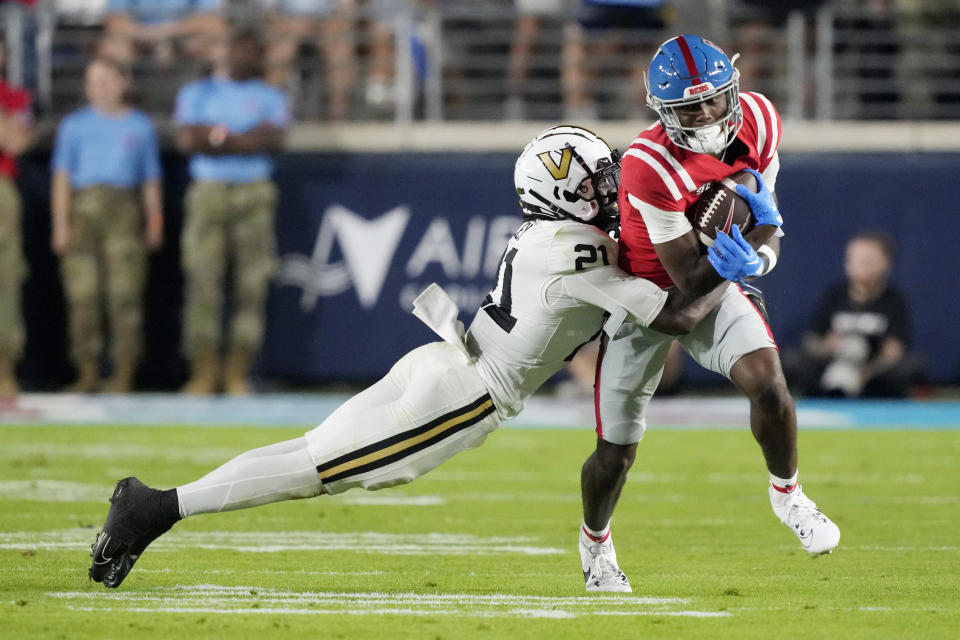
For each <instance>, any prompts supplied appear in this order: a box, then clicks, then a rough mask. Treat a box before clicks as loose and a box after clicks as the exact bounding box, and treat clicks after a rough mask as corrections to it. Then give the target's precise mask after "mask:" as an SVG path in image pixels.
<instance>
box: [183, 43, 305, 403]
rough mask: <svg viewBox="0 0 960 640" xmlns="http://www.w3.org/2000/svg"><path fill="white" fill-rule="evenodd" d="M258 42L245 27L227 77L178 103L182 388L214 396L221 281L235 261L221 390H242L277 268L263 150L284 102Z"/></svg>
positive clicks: (202, 83)
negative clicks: (182, 190) (182, 189)
mask: <svg viewBox="0 0 960 640" xmlns="http://www.w3.org/2000/svg"><path fill="white" fill-rule="evenodd" d="M262 62H263V44H262V42H261V41H260V40H259V38H258V37H257V35H256V34H255V33H254V32H252V31H242V32H239V33H237V34H236V35H234V36H233V37H232V38H231V41H230V46H229V55H228V66H229V75H228V76H227V77H211V78H209V79H205V80H199V81H197V82H193V83H191V84H188V85H187V86H185V87H184V88H183V89H182V90H181V91H180V95H179V96H178V97H177V110H176V114H175V120H176V123H177V143H178V145H179V147H180V149H181V150H182V151H184V152H186V153H190V154H191V158H190V177H191V179H192V181H193V182H192V184H191V185H190V187H189V190H188V191H187V196H186V203H185V204H186V216H187V219H186V226H185V228H184V232H183V240H182V242H183V267H184V272H185V276H186V308H185V311H184V328H183V337H184V343H183V348H184V353H185V355H186V356H187V358H188V359H189V361H190V380H189V381H188V382H187V384H186V386H185V387H184V392H186V393H192V394H208V393H213V392H215V391H216V388H217V380H218V374H219V369H220V367H219V352H220V346H221V335H220V334H221V328H222V327H223V322H222V320H221V318H222V317H223V303H224V295H223V285H224V282H223V281H224V275H225V272H226V269H227V264H228V263H230V264H231V265H232V272H233V287H232V301H233V307H234V311H233V313H232V314H230V315H231V316H232V317H231V322H230V336H229V339H228V340H227V360H226V365H225V368H224V387H225V390H226V391H227V393H229V394H236V395H239V394H244V393H246V392H247V391H248V383H247V374H248V372H249V369H250V364H251V361H252V358H253V356H254V355H255V354H256V352H257V351H258V349H259V347H260V344H261V341H262V339H263V327H264V312H265V304H266V297H267V285H268V283H269V281H270V277H271V275H272V274H273V272H274V268H275V264H276V239H275V232H274V226H273V219H274V208H275V205H276V200H277V189H276V186H275V185H274V183H273V181H272V180H271V173H272V170H273V163H272V160H271V158H270V156H269V154H270V152H272V151H275V150H277V149H279V148H280V145H281V143H282V142H283V136H284V129H285V128H286V126H287V125H288V124H289V119H290V116H289V106H288V104H287V98H286V96H285V95H284V94H283V93H282V92H281V91H280V90H279V89H276V88H275V87H271V86H269V85H267V84H266V83H265V82H263V80H262V79H261V78H262V76H263V69H262V68H261V64H262Z"/></svg>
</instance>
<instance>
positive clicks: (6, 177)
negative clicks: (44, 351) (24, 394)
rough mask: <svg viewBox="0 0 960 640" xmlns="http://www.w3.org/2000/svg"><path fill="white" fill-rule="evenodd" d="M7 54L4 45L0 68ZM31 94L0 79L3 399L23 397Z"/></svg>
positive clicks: (0, 373)
mask: <svg viewBox="0 0 960 640" xmlns="http://www.w3.org/2000/svg"><path fill="white" fill-rule="evenodd" d="M4 53H5V50H4V45H3V42H2V41H0V68H2V67H3V63H4V58H5V55H4ZM30 125H31V117H30V94H29V93H27V92H26V91H24V90H23V89H16V88H13V87H11V86H10V85H8V84H7V83H6V82H5V81H4V80H3V79H2V78H0V399H2V398H8V397H13V396H16V395H17V393H19V386H18V385H17V378H16V375H15V374H14V367H15V365H16V361H17V359H18V358H19V357H20V353H21V351H22V350H23V342H24V330H23V317H22V316H21V313H20V286H21V284H22V283H23V279H24V277H25V276H26V273H27V268H26V263H25V261H24V259H23V252H22V250H21V247H20V210H21V202H20V193H19V192H18V191H17V185H16V184H15V183H14V178H15V177H16V172H17V168H16V163H15V161H14V158H15V157H16V156H17V155H19V154H20V153H21V152H22V151H23V150H24V149H25V148H26V147H27V145H28V144H29V142H30V133H31V131H30V129H31V127H30Z"/></svg>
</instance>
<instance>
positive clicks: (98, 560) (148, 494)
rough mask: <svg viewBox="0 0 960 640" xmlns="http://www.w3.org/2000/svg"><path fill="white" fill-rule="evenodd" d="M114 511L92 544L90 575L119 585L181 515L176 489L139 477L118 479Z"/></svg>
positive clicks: (114, 495)
mask: <svg viewBox="0 0 960 640" xmlns="http://www.w3.org/2000/svg"><path fill="white" fill-rule="evenodd" d="M110 503H111V504H110V511H109V512H108V513H107V520H106V522H104V523H103V529H102V530H101V531H100V533H99V534H97V539H96V541H95V542H94V543H93V547H91V551H90V556H91V557H92V558H93V562H92V563H91V564H90V578H91V579H92V580H93V581H94V582H102V583H103V586H105V587H109V588H111V589H116V588H117V587H119V586H120V583H121V582H123V579H124V578H126V577H127V574H128V573H130V570H131V569H133V565H134V563H135V562H136V561H137V558H139V557H140V554H141V553H143V550H144V549H146V548H147V545H149V544H150V543H151V542H153V541H154V540H156V539H157V538H158V537H159V536H160V535H162V534H163V533H165V532H167V531H169V530H170V527H172V526H173V525H174V523H176V521H177V520H179V519H180V513H179V508H178V507H177V497H176V492H175V491H173V490H171V491H160V490H159V489H151V488H150V487H148V486H147V485H145V484H143V483H142V482H140V481H139V480H137V479H136V478H124V479H123V480H121V481H120V482H118V483H117V486H116V487H115V488H114V490H113V495H112V496H111V497H110Z"/></svg>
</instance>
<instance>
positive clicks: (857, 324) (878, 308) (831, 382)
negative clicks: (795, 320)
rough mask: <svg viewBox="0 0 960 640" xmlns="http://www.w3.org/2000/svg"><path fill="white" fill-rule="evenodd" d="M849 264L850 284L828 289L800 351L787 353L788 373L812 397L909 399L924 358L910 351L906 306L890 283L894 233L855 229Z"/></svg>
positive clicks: (850, 243)
mask: <svg viewBox="0 0 960 640" xmlns="http://www.w3.org/2000/svg"><path fill="white" fill-rule="evenodd" d="M844 264H845V270H846V276H847V281H846V283H845V284H842V285H839V286H836V287H833V288H831V289H829V290H828V291H827V292H826V293H825V294H824V295H823V297H822V298H821V300H820V302H819V304H818V306H817V308H816V311H815V313H814V317H813V322H812V324H811V325H810V328H809V329H808V330H807V332H806V333H805V334H804V338H803V344H802V347H801V349H800V351H798V352H797V351H793V352H790V353H787V354H785V355H784V371H785V373H786V375H787V379H788V380H789V381H790V382H791V384H793V385H795V386H797V387H799V388H800V390H801V391H802V392H804V393H806V394H808V395H828V396H846V397H858V396H861V397H900V398H902V397H906V396H907V395H909V393H910V388H911V384H912V383H916V382H918V381H919V380H920V379H921V377H922V373H923V364H922V359H921V358H920V357H919V356H918V355H916V354H912V353H909V352H908V351H907V345H908V342H909V339H910V318H909V310H908V306H907V303H906V301H905V300H904V298H903V296H902V295H901V294H900V292H899V291H897V290H896V289H895V288H894V287H892V286H891V285H890V283H889V278H890V271H891V269H892V267H893V244H892V241H891V239H890V238H889V236H887V235H886V234H883V233H876V232H864V233H859V234H857V235H856V236H854V237H853V238H852V239H851V240H850V241H849V243H848V244H847V249H846V259H845V263H844Z"/></svg>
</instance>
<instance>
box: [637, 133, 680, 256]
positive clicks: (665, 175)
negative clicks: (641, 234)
mask: <svg viewBox="0 0 960 640" xmlns="http://www.w3.org/2000/svg"><path fill="white" fill-rule="evenodd" d="M664 153H666V152H664ZM664 158H665V156H664V155H663V154H661V153H659V151H658V150H657V149H656V145H652V147H650V146H643V147H642V148H635V149H634V148H631V149H628V150H627V152H626V153H625V154H624V157H623V162H622V176H623V177H622V181H621V185H620V189H621V198H622V197H623V195H622V194H624V193H625V194H626V196H627V204H629V205H630V206H631V207H632V208H634V209H636V211H637V213H639V214H640V217H641V218H642V219H643V224H644V225H645V226H646V227H647V232H648V233H649V234H650V240H651V241H652V242H653V243H655V244H660V243H663V242H669V241H671V240H675V239H677V238H679V237H680V236H682V235H684V234H685V233H687V232H688V231H690V230H691V229H692V227H691V226H690V221H689V220H687V216H686V215H684V213H683V193H684V192H685V191H686V190H692V189H694V188H695V187H694V184H693V182H692V180H690V176H689V175H687V173H686V172H685V171H683V170H682V168H680V169H679V170H678V169H677V167H675V166H674V164H675V163H671V162H670V161H669V160H665V159H664ZM664 162H666V164H664ZM667 166H670V167H671V168H670V169H669V170H668V169H667ZM622 206H623V202H622V201H621V207H622ZM623 213H624V212H623V211H622V210H621V214H623Z"/></svg>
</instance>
